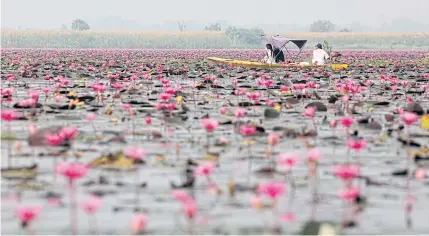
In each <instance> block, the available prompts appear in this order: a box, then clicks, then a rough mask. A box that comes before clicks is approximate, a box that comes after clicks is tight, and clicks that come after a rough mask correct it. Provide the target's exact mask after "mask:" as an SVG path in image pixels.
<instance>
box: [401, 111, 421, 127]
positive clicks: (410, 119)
mask: <svg viewBox="0 0 429 236" xmlns="http://www.w3.org/2000/svg"><path fill="white" fill-rule="evenodd" d="M418 119H419V116H418V115H417V114H416V113H414V112H403V113H402V114H401V120H402V121H403V122H404V123H405V124H407V125H411V124H412V123H414V122H416V121H417V120H418Z"/></svg>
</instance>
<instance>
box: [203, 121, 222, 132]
mask: <svg viewBox="0 0 429 236" xmlns="http://www.w3.org/2000/svg"><path fill="white" fill-rule="evenodd" d="M200 124H201V125H202V126H203V127H204V129H206V131H207V132H212V131H213V130H214V129H216V127H218V126H219V121H217V120H214V119H209V118H205V119H202V120H201V121H200Z"/></svg>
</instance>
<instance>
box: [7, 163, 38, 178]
mask: <svg viewBox="0 0 429 236" xmlns="http://www.w3.org/2000/svg"><path fill="white" fill-rule="evenodd" d="M37 169H38V166H37V164H34V165H31V166H26V167H11V168H2V169H1V177H2V178H5V179H33V178H35V177H36V175H37Z"/></svg>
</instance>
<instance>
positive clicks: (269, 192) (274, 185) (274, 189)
mask: <svg viewBox="0 0 429 236" xmlns="http://www.w3.org/2000/svg"><path fill="white" fill-rule="evenodd" d="M285 189H286V187H285V185H284V183H283V182H281V181H271V182H262V183H260V184H259V185H258V192H259V193H261V194H264V195H266V196H268V197H270V198H272V199H274V198H276V197H278V196H280V195H282V194H283V192H284V191H285Z"/></svg>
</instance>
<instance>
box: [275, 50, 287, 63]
mask: <svg viewBox="0 0 429 236" xmlns="http://www.w3.org/2000/svg"><path fill="white" fill-rule="evenodd" d="M273 53H274V57H275V60H276V63H279V62H285V55H284V54H283V51H282V50H280V49H278V48H274V51H273Z"/></svg>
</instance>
